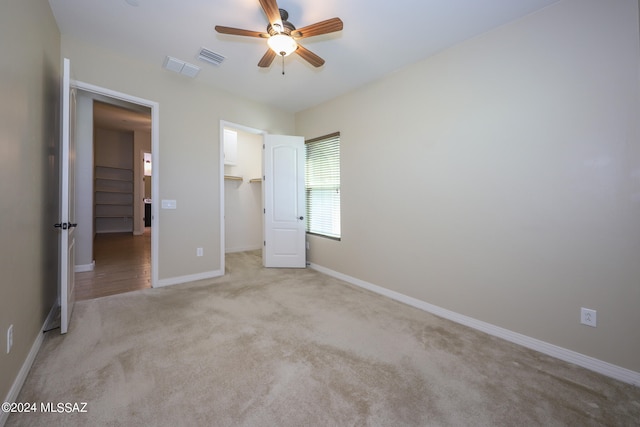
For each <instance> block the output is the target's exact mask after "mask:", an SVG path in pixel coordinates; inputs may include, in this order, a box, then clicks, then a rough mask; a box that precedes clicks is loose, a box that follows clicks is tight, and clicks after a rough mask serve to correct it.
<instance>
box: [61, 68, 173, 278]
mask: <svg viewBox="0 0 640 427" xmlns="http://www.w3.org/2000/svg"><path fill="white" fill-rule="evenodd" d="M71 86H73V87H75V88H77V89H80V90H83V91H86V92H91V93H95V94H98V95H104V96H108V97H110V98H115V99H119V100H122V101H127V102H131V103H133V104H138V105H143V106H145V107H149V108H150V109H151V164H152V165H153V168H152V170H151V200H152V201H153V203H152V204H151V287H152V288H156V287H158V253H159V252H158V251H159V247H160V240H159V234H160V215H159V212H160V209H159V206H160V204H159V203H158V201H160V188H159V185H158V184H159V180H160V168H159V166H160V161H159V159H160V121H159V120H160V104H159V103H157V102H155V101H150V100H148V99H144V98H138V97H137V96H133V95H128V94H126V93H122V92H117V91H114V90H111V89H107V88H103V87H100V86H95V85H92V84H90V83H85V82H81V81H77V80H75V81H73V82H71Z"/></svg>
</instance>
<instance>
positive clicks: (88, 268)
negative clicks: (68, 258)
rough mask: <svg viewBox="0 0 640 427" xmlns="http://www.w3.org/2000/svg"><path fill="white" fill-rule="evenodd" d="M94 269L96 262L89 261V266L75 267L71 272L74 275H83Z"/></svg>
mask: <svg viewBox="0 0 640 427" xmlns="http://www.w3.org/2000/svg"><path fill="white" fill-rule="evenodd" d="M95 267H96V262H95V261H91V264H80V265H76V266H75V268H74V269H73V271H75V272H76V273H84V272H85V271H93V269H94V268H95Z"/></svg>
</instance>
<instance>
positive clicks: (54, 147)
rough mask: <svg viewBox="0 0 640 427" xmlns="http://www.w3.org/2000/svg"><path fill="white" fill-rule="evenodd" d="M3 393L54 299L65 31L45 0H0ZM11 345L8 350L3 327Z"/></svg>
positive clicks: (0, 341) (0, 355)
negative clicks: (11, 327)
mask: <svg viewBox="0 0 640 427" xmlns="http://www.w3.org/2000/svg"><path fill="white" fill-rule="evenodd" d="M0 40H1V42H0V199H1V200H2V202H0V230H1V232H0V272H1V279H0V397H1V398H4V397H5V396H7V393H8V392H9V390H10V388H11V385H12V384H13V382H14V381H15V379H16V375H17V373H18V371H19V370H20V367H21V366H22V364H23V362H24V360H25V359H26V357H27V354H28V353H29V350H30V348H31V345H32V344H33V342H34V340H35V339H36V337H37V335H38V333H39V331H40V329H41V328H42V326H43V323H44V320H45V318H46V316H47V314H48V313H49V311H50V310H51V308H52V306H53V304H54V303H55V301H56V297H57V275H58V271H57V238H58V234H57V232H56V231H55V229H54V228H53V224H54V223H55V222H57V216H58V202H57V194H58V187H57V183H58V161H59V160H58V151H59V135H60V131H59V126H58V120H59V117H58V114H59V105H60V104H59V102H60V101H59V99H60V97H59V90H60V89H59V85H60V34H59V32H58V29H57V26H56V23H55V20H54V19H53V15H52V13H51V10H50V9H49V4H48V2H47V1H45V0H8V1H2V2H0ZM11 324H13V325H14V333H13V335H14V338H13V339H14V344H13V349H12V350H11V353H10V354H6V332H7V328H8V327H9V325H11Z"/></svg>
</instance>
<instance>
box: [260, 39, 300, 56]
mask: <svg viewBox="0 0 640 427" xmlns="http://www.w3.org/2000/svg"><path fill="white" fill-rule="evenodd" d="M267 44H268V45H269V47H270V48H271V50H273V51H274V52H275V53H276V54H278V55H281V56H289V55H291V54H292V53H293V52H295V51H296V49H297V48H298V43H296V41H295V40H294V39H293V38H292V37H291V36H288V35H286V34H276V35H274V36H271V37H269V38H268V39H267Z"/></svg>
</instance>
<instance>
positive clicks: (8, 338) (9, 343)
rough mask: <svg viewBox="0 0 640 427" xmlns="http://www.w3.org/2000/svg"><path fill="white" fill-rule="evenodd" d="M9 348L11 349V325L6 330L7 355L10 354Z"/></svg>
mask: <svg viewBox="0 0 640 427" xmlns="http://www.w3.org/2000/svg"><path fill="white" fill-rule="evenodd" d="M11 347H13V325H9V328H8V329H7V354H9V352H11Z"/></svg>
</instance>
